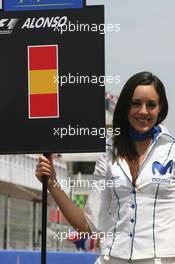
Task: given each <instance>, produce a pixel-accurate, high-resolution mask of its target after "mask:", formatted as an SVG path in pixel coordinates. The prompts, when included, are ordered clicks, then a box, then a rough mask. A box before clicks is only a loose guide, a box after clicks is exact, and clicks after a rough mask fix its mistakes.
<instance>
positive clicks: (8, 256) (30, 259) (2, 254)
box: [0, 250, 98, 264]
mask: <svg viewBox="0 0 175 264" xmlns="http://www.w3.org/2000/svg"><path fill="white" fill-rule="evenodd" d="M97 257H98V255H97V254H94V253H82V252H80V253H64V252H49V253H48V254H47V264H53V263H57V264H82V263H83V264H93V263H94V262H95V260H96V259H97ZM40 262H41V261H40V252H36V251H16V250H14V251H10V250H0V263H1V264H7V263H8V264H31V263H32V264H39V263H40Z"/></svg>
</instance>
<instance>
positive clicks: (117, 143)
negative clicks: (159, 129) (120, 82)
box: [113, 72, 168, 161]
mask: <svg viewBox="0 0 175 264" xmlns="http://www.w3.org/2000/svg"><path fill="white" fill-rule="evenodd" d="M150 84H153V85H154V87H155V90H156V92H157V94H158V95H159V98H160V101H159V103H160V104H161V111H160V113H159V116H158V119H157V122H156V125H157V124H160V123H161V122H162V121H163V120H164V119H165V118H166V116H167V113H168V101H167V97H166V93H165V87H164V85H163V83H162V82H161V81H160V79H159V78H158V77H157V76H155V75H153V74H152V73H151V72H139V73H137V74H135V75H134V76H132V77H131V78H130V79H129V80H128V81H127V82H126V83H125V85H124V87H123V89H122V91H121V94H120V96H119V98H118V102H117V105H116V107H115V110H114V116H113V131H115V129H116V128H120V135H119V136H114V137H113V150H114V151H113V154H114V158H117V157H121V158H127V159H128V160H129V161H131V160H134V159H136V158H137V157H138V154H137V151H136V148H135V146H134V143H133V141H132V140H131V139H130V138H129V135H128V127H129V123H128V112H129V109H130V105H131V99H132V96H133V93H134V90H135V89H136V87H137V86H138V85H150ZM115 150H117V151H115Z"/></svg>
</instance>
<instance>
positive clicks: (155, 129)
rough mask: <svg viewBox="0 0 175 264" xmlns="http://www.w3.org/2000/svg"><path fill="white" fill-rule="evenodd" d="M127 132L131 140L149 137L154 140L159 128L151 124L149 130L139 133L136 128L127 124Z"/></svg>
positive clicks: (159, 130)
mask: <svg viewBox="0 0 175 264" xmlns="http://www.w3.org/2000/svg"><path fill="white" fill-rule="evenodd" d="M128 132H129V137H130V138H131V139H132V140H133V141H142V140H145V139H147V138H150V137H151V138H152V139H153V141H154V140H155V139H156V138H157V136H158V135H159V134H160V132H161V129H160V127H159V126H153V127H152V128H151V129H150V130H149V131H147V132H145V133H140V132H138V131H137V130H135V129H134V128H133V127H132V126H131V125H129V129H128Z"/></svg>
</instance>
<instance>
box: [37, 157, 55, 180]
mask: <svg viewBox="0 0 175 264" xmlns="http://www.w3.org/2000/svg"><path fill="white" fill-rule="evenodd" d="M35 176H36V177H37V179H38V180H39V181H40V182H41V183H42V179H43V176H47V177H48V184H51V183H54V182H55V181H56V171H55V168H54V165H53V159H52V154H48V156H47V158H46V157H45V156H40V157H39V159H38V164H37V165H36V170H35Z"/></svg>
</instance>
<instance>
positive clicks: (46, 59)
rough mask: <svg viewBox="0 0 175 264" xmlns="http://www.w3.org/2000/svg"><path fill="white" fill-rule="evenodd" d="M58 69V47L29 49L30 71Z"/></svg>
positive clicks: (34, 47)
mask: <svg viewBox="0 0 175 264" xmlns="http://www.w3.org/2000/svg"><path fill="white" fill-rule="evenodd" d="M48 69H57V49H56V46H33V47H29V70H48Z"/></svg>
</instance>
